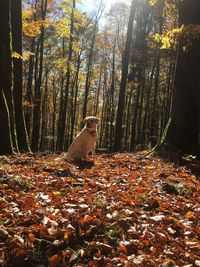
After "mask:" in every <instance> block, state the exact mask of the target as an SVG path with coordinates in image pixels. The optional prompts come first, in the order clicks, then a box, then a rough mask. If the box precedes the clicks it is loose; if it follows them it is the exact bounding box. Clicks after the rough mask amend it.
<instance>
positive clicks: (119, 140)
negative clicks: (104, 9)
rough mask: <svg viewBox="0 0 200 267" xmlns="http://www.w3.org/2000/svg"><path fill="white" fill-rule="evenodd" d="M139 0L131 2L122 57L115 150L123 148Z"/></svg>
mask: <svg viewBox="0 0 200 267" xmlns="http://www.w3.org/2000/svg"><path fill="white" fill-rule="evenodd" d="M136 6H137V0H132V3H131V12H130V17H129V22H128V30H127V36H126V44H125V49H124V53H123V57H122V79H121V85H120V91H119V100H118V108H117V119H116V127H115V142H114V148H113V149H114V151H118V150H120V149H121V145H122V144H121V143H122V137H123V131H122V121H123V114H124V105H125V94H126V84H127V74H128V65H129V55H130V49H131V40H132V31H133V22H134V18H135V12H136Z"/></svg>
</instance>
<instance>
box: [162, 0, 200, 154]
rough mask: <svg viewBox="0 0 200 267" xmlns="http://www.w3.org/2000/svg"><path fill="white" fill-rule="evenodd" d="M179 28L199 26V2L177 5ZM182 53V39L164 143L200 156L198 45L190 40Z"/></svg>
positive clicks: (199, 66) (199, 68)
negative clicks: (169, 119)
mask: <svg viewBox="0 0 200 267" xmlns="http://www.w3.org/2000/svg"><path fill="white" fill-rule="evenodd" d="M179 22H180V25H182V24H184V25H190V24H194V25H198V24H200V1H198V0H190V1H188V0H184V1H182V2H181V3H180V16H179ZM190 43H191V45H190V46H189V47H188V49H187V51H184V49H183V46H184V45H185V44H184V37H182V38H181V40H180V43H179V50H178V58H177V66H176V73H175V83H174V94H173V103H172V114H171V124H170V126H169V129H168V131H167V135H166V143H167V145H168V146H169V147H170V148H172V149H176V150H180V151H182V152H184V153H189V154H199V150H198V146H199V140H198V135H199V125H198V124H199V117H200V116H199V102H200V101H199V100H200V92H199V91H200V90H199V86H200V78H199V75H200V41H199V39H196V40H195V39H193V40H190Z"/></svg>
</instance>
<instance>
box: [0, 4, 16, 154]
mask: <svg viewBox="0 0 200 267" xmlns="http://www.w3.org/2000/svg"><path fill="white" fill-rule="evenodd" d="M10 15H11V1H10V0H1V1H0V125H1V131H0V140H1V142H0V143H1V144H0V154H10V153H12V152H13V151H14V149H15V150H16V151H18V144H17V137H16V126H15V113H14V99H13V69H12V56H11V51H12V43H11V37H10V36H11V21H10V17H11V16H10Z"/></svg>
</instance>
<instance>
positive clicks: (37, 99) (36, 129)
mask: <svg viewBox="0 0 200 267" xmlns="http://www.w3.org/2000/svg"><path fill="white" fill-rule="evenodd" d="M46 13H47V0H42V1H41V14H42V20H43V21H44V20H45V18H46ZM44 39H45V28H44V25H42V26H41V34H40V40H39V41H38V42H39V43H38V51H39V63H38V64H39V66H36V68H37V69H38V73H37V71H35V92H34V109H33V131H32V143H31V148H32V150H33V151H38V149H39V141H40V124H41V86H42V78H43V67H44V66H43V61H44ZM39 45H40V47H39Z"/></svg>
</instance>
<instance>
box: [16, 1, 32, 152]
mask: <svg viewBox="0 0 200 267" xmlns="http://www.w3.org/2000/svg"><path fill="white" fill-rule="evenodd" d="M11 25H12V49H13V52H14V53H17V55H19V56H18V57H17V58H13V75H14V77H13V78H14V80H13V82H14V83H13V93H14V103H15V119H16V131H17V141H18V146H19V150H20V151H28V150H30V148H29V144H28V136H27V131H26V125H25V119H24V113H23V108H22V58H21V55H22V3H21V1H19V0H12V2H11Z"/></svg>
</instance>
